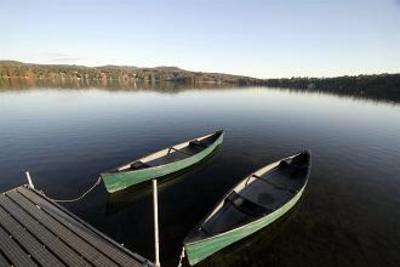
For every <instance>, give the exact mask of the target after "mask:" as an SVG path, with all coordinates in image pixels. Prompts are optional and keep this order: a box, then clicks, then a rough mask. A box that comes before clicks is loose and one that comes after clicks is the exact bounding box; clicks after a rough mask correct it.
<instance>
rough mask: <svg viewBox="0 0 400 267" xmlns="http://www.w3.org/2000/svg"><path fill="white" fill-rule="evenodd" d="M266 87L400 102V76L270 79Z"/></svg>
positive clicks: (265, 82) (266, 81)
mask: <svg viewBox="0 0 400 267" xmlns="http://www.w3.org/2000/svg"><path fill="white" fill-rule="evenodd" d="M264 84H265V85H266V86H270V87H280V88H293V89H300V90H307V91H319V92H329V93H334V94H339V95H350V96H356V97H368V98H374V99H385V100H391V101H396V102H399V101H400V74H379V75H358V76H341V77H335V78H290V79H268V80H265V81H264Z"/></svg>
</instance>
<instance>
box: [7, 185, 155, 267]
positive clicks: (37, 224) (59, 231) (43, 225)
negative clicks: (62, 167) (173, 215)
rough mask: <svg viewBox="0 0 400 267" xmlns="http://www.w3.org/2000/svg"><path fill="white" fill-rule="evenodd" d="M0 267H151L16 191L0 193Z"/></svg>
mask: <svg viewBox="0 0 400 267" xmlns="http://www.w3.org/2000/svg"><path fill="white" fill-rule="evenodd" d="M0 266H16V267H18V266H24V267H25V266H28V267H29V266H51V267H55V266H129V267H135V266H138V267H139V266H140V267H144V266H153V265H152V263H151V262H150V261H148V260H146V259H145V258H143V257H141V256H139V255H137V254H135V253H132V252H130V251H129V250H127V249H125V248H124V247H122V246H121V245H119V244H117V243H116V242H114V241H113V240H111V239H110V238H108V237H106V236H105V235H103V234H102V233H100V232H99V231H97V230H95V229H94V228H93V227H91V226H90V225H88V224H87V223H85V222H84V221H82V220H81V219H79V218H78V217H76V216H75V215H73V214H72V213H70V212H68V211H67V210H66V209H64V208H63V207H61V206H60V205H58V204H56V203H54V202H53V201H51V200H50V199H48V198H47V197H46V196H45V195H43V194H41V193H40V192H38V191H36V190H33V189H29V188H28V187H27V186H20V187H18V188H14V189H12V190H10V191H7V192H5V193H2V194H0Z"/></svg>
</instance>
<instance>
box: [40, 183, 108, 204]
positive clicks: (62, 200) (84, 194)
mask: <svg viewBox="0 0 400 267" xmlns="http://www.w3.org/2000/svg"><path fill="white" fill-rule="evenodd" d="M100 183H101V177H99V178H98V179H97V181H96V182H95V183H94V185H92V187H90V188H89V189H88V190H86V192H84V193H83V194H82V195H80V196H79V197H77V198H73V199H54V198H51V197H49V196H47V197H48V198H49V199H51V200H53V201H55V202H59V203H70V202H76V201H79V200H81V199H83V198H84V197H85V196H86V195H87V194H89V193H90V192H91V191H92V190H93V189H95V188H96V186H98V185H99V184H100Z"/></svg>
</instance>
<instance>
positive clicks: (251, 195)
mask: <svg viewBox="0 0 400 267" xmlns="http://www.w3.org/2000/svg"><path fill="white" fill-rule="evenodd" d="M310 169H311V153H310V152H309V151H305V152H301V153H298V154H295V155H293V156H290V157H287V158H285V159H282V160H279V161H277V162H274V163H272V164H269V165H267V166H265V167H263V168H261V169H260V170H258V171H256V172H255V173H253V174H251V175H249V176H248V177H246V178H245V179H244V180H242V181H241V182H240V183H239V184H237V185H236V186H235V187H234V188H233V189H231V190H230V191H229V192H228V193H227V194H226V195H225V196H224V198H223V199H222V201H220V202H219V203H218V205H217V206H216V207H215V208H214V209H213V210H212V211H211V212H210V213H209V215H208V216H207V217H206V218H205V219H204V220H203V221H202V222H201V223H200V224H199V225H198V226H197V227H196V228H195V229H193V230H192V231H191V232H190V233H189V235H188V236H187V237H186V238H185V240H184V242H183V243H184V248H185V252H186V255H187V258H188V261H189V263H190V265H194V264H196V263H198V262H200V261H202V260H204V259H205V258H207V257H208V256H210V255H212V254H213V253H215V252H217V251H219V250H221V249H222V248H224V247H226V246H228V245H230V244H232V243H234V242H236V241H238V240H240V239H242V238H244V237H246V236H249V235H251V234H252V233H254V232H256V231H258V230H260V229H262V228H263V227H265V226H267V225H269V224H271V223H272V222H274V221H275V220H277V219H278V218H279V217H281V216H282V215H284V214H285V213H286V212H288V211H289V210H290V209H291V208H292V207H293V206H294V205H295V204H296V202H297V201H298V200H299V199H300V197H301V195H302V194H303V191H304V188H305V187H306V185H307V181H308V177H309V175H310Z"/></svg>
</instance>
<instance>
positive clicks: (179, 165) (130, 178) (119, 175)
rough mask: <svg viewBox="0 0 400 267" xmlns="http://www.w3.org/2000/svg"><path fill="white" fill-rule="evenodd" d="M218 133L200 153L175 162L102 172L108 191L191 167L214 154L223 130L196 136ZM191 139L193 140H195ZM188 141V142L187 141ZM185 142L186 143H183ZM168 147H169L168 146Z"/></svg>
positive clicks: (221, 139) (114, 190)
mask: <svg viewBox="0 0 400 267" xmlns="http://www.w3.org/2000/svg"><path fill="white" fill-rule="evenodd" d="M212 135H217V136H216V138H215V140H212V141H211V142H212V143H210V144H209V145H208V147H207V148H205V149H203V150H201V151H199V152H198V153H196V154H194V155H192V156H189V157H186V158H184V159H182V160H177V161H173V162H169V163H166V164H161V165H156V166H153V167H148V168H142V169H137V170H132V171H123V172H113V173H102V174H100V176H101V178H102V180H103V183H104V185H105V187H106V190H107V192H108V193H110V194H112V193H116V192H118V191H121V190H124V189H126V188H128V187H131V186H133V185H135V184H139V183H142V182H146V181H148V180H151V179H157V178H160V177H164V176H166V175H169V174H173V173H176V172H179V171H181V170H184V169H186V168H189V167H190V166H192V165H194V164H196V163H198V162H200V161H201V160H203V159H204V158H206V157H207V156H208V155H210V154H212V152H213V151H215V150H216V149H217V148H218V147H219V146H220V145H221V144H222V142H223V136H224V132H223V131H217V132H215V133H212V134H209V135H206V136H203V137H199V138H195V139H200V138H206V137H208V136H212ZM195 139H191V140H195ZM185 143H186V142H185ZM182 144H184V143H182ZM167 149H168V148H167Z"/></svg>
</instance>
